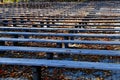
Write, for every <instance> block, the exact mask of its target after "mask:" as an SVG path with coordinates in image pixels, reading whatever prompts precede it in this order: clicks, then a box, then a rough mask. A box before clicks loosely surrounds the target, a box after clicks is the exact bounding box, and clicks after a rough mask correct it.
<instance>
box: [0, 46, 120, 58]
mask: <svg viewBox="0 0 120 80" xmlns="http://www.w3.org/2000/svg"><path fill="white" fill-rule="evenodd" d="M0 51H24V52H48V53H59V54H63V53H65V54H83V55H107V56H120V50H96V49H68V48H45V47H19V46H0Z"/></svg>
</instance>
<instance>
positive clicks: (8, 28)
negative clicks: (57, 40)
mask: <svg viewBox="0 0 120 80" xmlns="http://www.w3.org/2000/svg"><path fill="white" fill-rule="evenodd" d="M0 30H72V31H74V30H77V31H120V29H119V28H118V29H81V28H33V27H32V28H28V27H4V26H3V27H0Z"/></svg>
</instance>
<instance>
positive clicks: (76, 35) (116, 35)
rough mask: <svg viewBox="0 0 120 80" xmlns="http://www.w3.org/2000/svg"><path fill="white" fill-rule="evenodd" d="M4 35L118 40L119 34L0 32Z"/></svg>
mask: <svg viewBox="0 0 120 80" xmlns="http://www.w3.org/2000/svg"><path fill="white" fill-rule="evenodd" d="M0 34H2V35H3V34H6V35H31V36H32V35H34V36H56V37H59V36H60V37H97V38H114V39H120V34H74V33H73V34H72V33H69V34H64V33H35V32H0Z"/></svg>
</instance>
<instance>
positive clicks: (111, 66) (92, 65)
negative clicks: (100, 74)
mask: <svg viewBox="0 0 120 80" xmlns="http://www.w3.org/2000/svg"><path fill="white" fill-rule="evenodd" d="M0 64H7V65H27V66H50V67H65V68H84V69H100V70H120V64H115V63H97V62H82V61H80V62H78V61H65V60H45V59H21V58H0ZM103 65H104V66H103Z"/></svg>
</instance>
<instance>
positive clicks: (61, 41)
mask: <svg viewBox="0 0 120 80" xmlns="http://www.w3.org/2000/svg"><path fill="white" fill-rule="evenodd" d="M0 41H12V42H42V43H45V42H47V43H75V44H93V45H95V44H100V45H120V41H87V40H52V39H24V38H4V37H2V38H0Z"/></svg>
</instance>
